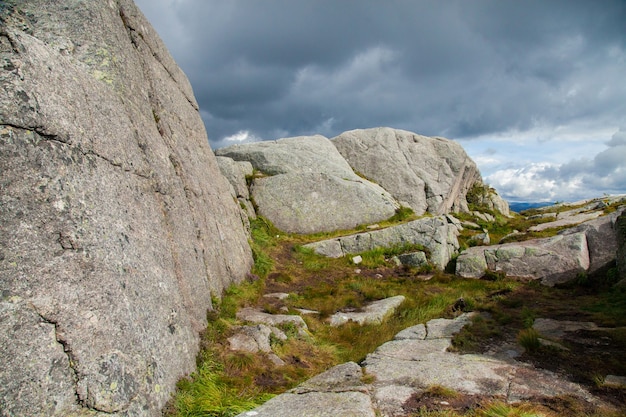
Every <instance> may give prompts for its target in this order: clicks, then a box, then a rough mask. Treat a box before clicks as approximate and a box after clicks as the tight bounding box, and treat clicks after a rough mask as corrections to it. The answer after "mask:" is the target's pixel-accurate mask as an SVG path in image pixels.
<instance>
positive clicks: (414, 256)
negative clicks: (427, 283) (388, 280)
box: [397, 251, 428, 268]
mask: <svg viewBox="0 0 626 417" xmlns="http://www.w3.org/2000/svg"><path fill="white" fill-rule="evenodd" d="M397 258H398V262H400V264H401V265H404V266H410V267H415V268H416V267H420V266H422V265H426V264H427V263H428V260H427V259H426V254H425V253H424V252H422V251H418V252H411V253H403V254H402V255H398V256H397Z"/></svg>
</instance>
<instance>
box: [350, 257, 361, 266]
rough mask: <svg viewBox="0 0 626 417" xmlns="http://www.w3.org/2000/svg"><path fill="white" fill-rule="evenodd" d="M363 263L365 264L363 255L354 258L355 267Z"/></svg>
mask: <svg viewBox="0 0 626 417" xmlns="http://www.w3.org/2000/svg"><path fill="white" fill-rule="evenodd" d="M361 262H363V258H362V257H361V255H357V256H355V257H353V258H352V263H353V264H355V265H358V264H360V263H361Z"/></svg>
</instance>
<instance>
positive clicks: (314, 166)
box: [216, 135, 399, 234]
mask: <svg viewBox="0 0 626 417" xmlns="http://www.w3.org/2000/svg"><path fill="white" fill-rule="evenodd" d="M216 154H217V155H218V156H226V157H229V158H232V159H234V160H236V161H248V162H250V163H251V164H252V166H253V167H254V169H256V170H258V171H260V172H261V173H263V174H265V175H266V176H265V177H260V178H255V179H254V181H253V182H252V186H251V189H250V193H251V195H252V199H253V200H254V202H255V204H256V206H257V210H258V214H260V215H262V216H264V217H266V218H267V219H269V220H270V221H271V222H272V223H274V225H275V226H276V227H278V228H279V229H281V230H284V231H286V232H291V233H302V234H309V233H318V232H325V231H333V230H338V229H352V228H354V227H356V226H358V225H360V224H369V223H375V222H377V221H380V220H385V219H387V218H389V217H391V216H392V215H393V214H394V213H395V211H396V209H397V208H399V205H398V204H397V203H396V202H395V200H394V199H393V198H392V197H391V195H389V193H387V192H386V191H385V190H383V189H382V188H381V187H379V186H378V185H376V184H373V183H371V182H370V181H367V180H365V179H363V178H361V177H359V176H358V175H356V174H355V173H354V172H353V171H352V169H351V168H350V165H348V163H347V162H346V161H345V160H344V159H343V157H342V156H341V155H340V154H339V152H337V149H336V148H335V147H334V146H333V144H332V143H331V142H330V141H329V140H328V139H326V138H325V137H323V136H319V135H317V136H303V137H297V138H285V139H280V140H276V141H269V142H259V143H251V144H245V145H235V146H231V147H228V148H222V149H218V150H217V151H216Z"/></svg>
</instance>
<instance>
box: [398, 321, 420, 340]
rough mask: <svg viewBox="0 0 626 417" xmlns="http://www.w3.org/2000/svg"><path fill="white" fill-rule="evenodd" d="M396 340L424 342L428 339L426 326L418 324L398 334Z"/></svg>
mask: <svg viewBox="0 0 626 417" xmlns="http://www.w3.org/2000/svg"><path fill="white" fill-rule="evenodd" d="M394 339H396V340H404V339H417V340H424V339H426V326H424V325H423V324H417V325H415V326H411V327H408V328H406V329H404V330H402V331H401V332H400V333H398V334H397V335H396V336H395V337H394Z"/></svg>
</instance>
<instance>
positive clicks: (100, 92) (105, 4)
mask: <svg viewBox="0 0 626 417" xmlns="http://www.w3.org/2000/svg"><path fill="white" fill-rule="evenodd" d="M0 25H1V28H0V85H1V88H0V171H1V172H2V176H1V179H0V190H2V191H1V195H0V286H1V295H2V296H1V299H0V362H1V363H2V366H0V398H2V414H6V415H46V416H66V415H83V414H89V415H100V414H102V415H104V414H106V415H124V416H139V415H141V416H146V415H148V416H150V415H152V416H157V415H160V409H161V408H162V406H163V405H164V404H165V402H166V401H167V400H168V399H169V397H170V393H171V392H172V390H173V389H174V387H175V383H176V381H177V379H178V378H179V377H181V376H182V375H184V374H186V373H188V372H190V371H192V370H193V369H194V368H195V356H196V353H197V349H198V340H199V338H198V332H199V331H200V330H202V329H203V328H205V326H206V311H207V309H209V308H211V295H212V294H213V295H219V294H220V293H221V291H222V289H223V288H224V287H225V286H227V285H229V284H230V283H232V282H237V281H240V280H241V279H242V278H243V277H244V276H245V274H246V273H247V271H249V268H250V265H251V263H252V257H251V253H250V249H249V247H248V244H247V239H246V235H245V231H244V228H243V226H242V223H241V219H240V217H239V214H238V207H237V204H236V203H235V202H234V200H233V198H232V196H231V195H230V193H229V186H228V183H227V182H226V180H225V179H224V178H223V177H222V176H221V174H220V173H219V171H218V168H217V164H216V162H215V158H214V156H213V154H212V152H211V149H210V148H209V146H208V141H207V137H206V132H205V130H204V126H203V124H202V121H201V119H200V116H199V113H198V107H197V104H196V101H195V99H194V96H193V93H192V91H191V88H190V85H189V83H188V81H187V79H186V77H185V76H184V74H183V73H182V72H181V71H180V69H179V68H178V67H177V66H176V64H175V63H174V61H173V60H172V58H171V57H170V55H169V54H168V52H167V51H166V49H165V47H164V45H163V44H162V43H161V41H160V40H159V38H158V36H157V35H156V33H155V32H154V30H153V29H152V28H151V27H150V25H149V24H148V22H147V21H146V20H145V18H144V17H143V16H142V15H141V13H140V12H139V11H138V9H137V8H136V7H135V5H134V4H133V3H132V1H130V0H118V1H115V2H114V1H102V2H95V1H94V2H78V1H72V0H70V1H69V2H49V1H42V0H19V1H17V0H15V1H14V0H8V1H7V0H5V1H3V2H2V3H1V4H0Z"/></svg>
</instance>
